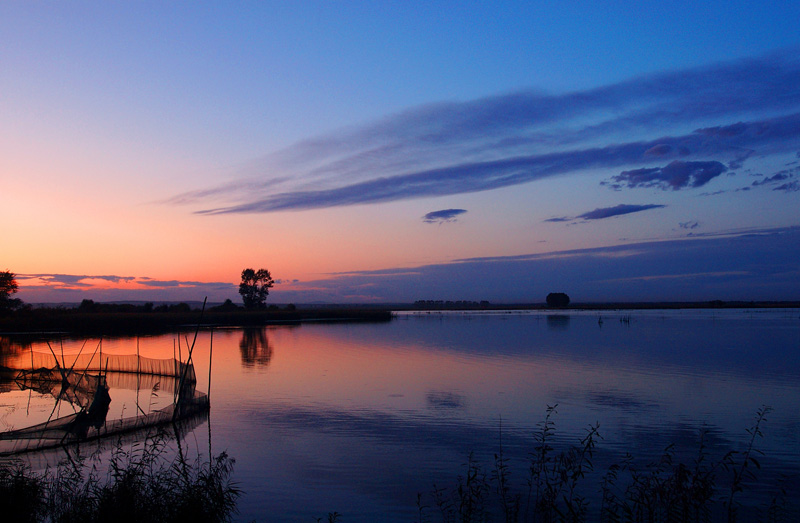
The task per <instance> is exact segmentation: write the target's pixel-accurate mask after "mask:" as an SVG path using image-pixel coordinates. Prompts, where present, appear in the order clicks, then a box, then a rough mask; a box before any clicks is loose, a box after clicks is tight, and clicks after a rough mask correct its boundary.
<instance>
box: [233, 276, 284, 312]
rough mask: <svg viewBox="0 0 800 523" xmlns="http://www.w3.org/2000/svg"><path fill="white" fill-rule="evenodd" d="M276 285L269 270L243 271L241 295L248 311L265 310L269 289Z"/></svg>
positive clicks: (240, 287)
mask: <svg viewBox="0 0 800 523" xmlns="http://www.w3.org/2000/svg"><path fill="white" fill-rule="evenodd" d="M274 284H275V280H273V279H272V276H271V275H270V273H269V271H268V270H267V269H259V270H258V271H255V270H253V269H245V270H243V271H242V283H240V284H239V294H241V295H242V302H243V303H244V306H245V307H246V308H248V309H263V308H264V307H265V304H266V301H267V296H268V295H269V289H270V288H271V287H272V286H273V285H274Z"/></svg>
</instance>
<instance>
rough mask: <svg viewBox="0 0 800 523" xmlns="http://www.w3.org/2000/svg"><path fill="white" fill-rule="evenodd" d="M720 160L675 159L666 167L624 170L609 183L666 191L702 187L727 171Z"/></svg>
mask: <svg viewBox="0 0 800 523" xmlns="http://www.w3.org/2000/svg"><path fill="white" fill-rule="evenodd" d="M727 170H728V168H727V167H725V166H724V165H723V164H721V163H720V162H684V161H681V160H674V161H672V162H670V163H669V164H667V165H666V166H665V167H654V168H642V169H634V170H632V171H622V172H621V173H620V174H618V175H617V176H614V177H612V178H611V180H612V181H613V183H608V184H607V185H610V186H611V187H612V188H614V189H619V188H621V187H623V186H624V187H628V188H639V187H654V188H657V189H661V190H664V191H666V190H667V189H672V190H673V191H677V190H679V189H683V188H685V187H702V186H703V185H705V184H707V183H708V182H709V181H710V180H711V179H713V178H715V177H717V176H719V175H720V174H722V173H724V172H725V171H727Z"/></svg>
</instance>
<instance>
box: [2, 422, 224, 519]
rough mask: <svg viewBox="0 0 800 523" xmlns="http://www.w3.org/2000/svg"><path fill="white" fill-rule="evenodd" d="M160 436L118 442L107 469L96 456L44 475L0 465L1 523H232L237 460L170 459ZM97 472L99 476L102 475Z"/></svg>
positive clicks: (67, 463) (63, 464)
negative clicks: (128, 444) (130, 443)
mask: <svg viewBox="0 0 800 523" xmlns="http://www.w3.org/2000/svg"><path fill="white" fill-rule="evenodd" d="M167 441H168V438H167V436H166V435H165V433H163V432H159V433H157V434H155V435H153V436H152V437H148V438H147V439H146V440H145V442H144V443H143V444H137V445H133V446H131V447H127V448H126V447H125V446H123V444H122V443H121V442H120V443H118V444H117V446H116V447H115V448H114V450H113V451H112V452H111V456H110V458H109V462H108V464H106V465H104V464H103V463H102V462H101V460H100V458H99V457H98V456H97V455H94V456H90V457H88V458H85V457H80V456H79V457H74V458H72V457H71V458H69V459H66V460H64V461H62V462H61V463H60V464H59V465H58V466H57V467H55V468H53V469H47V470H45V471H44V472H39V473H37V472H33V471H32V470H31V469H30V467H29V466H27V465H25V464H23V462H22V461H16V462H10V463H5V464H2V465H0V507H2V510H3V519H4V520H5V521H19V522H39V521H45V522H59V523H71V522H101V521H115V522H123V523H124V522H137V523H141V522H143V521H153V522H161V521H164V522H167V521H194V522H220V521H230V520H231V519H232V517H233V516H234V515H235V514H236V502H237V499H238V497H239V495H240V491H239V490H238V488H237V487H236V486H235V484H234V483H232V481H231V473H232V471H233V465H234V460H233V459H232V458H230V457H229V456H228V455H227V454H226V453H224V452H223V453H222V454H219V455H218V456H216V457H213V458H209V459H208V460H205V461H204V460H201V459H200V458H199V457H198V458H197V459H195V460H193V461H189V460H187V459H186V458H185V457H184V456H183V453H182V452H181V453H178V456H177V457H172V454H171V452H169V451H168V450H167ZM101 470H102V471H103V472H101Z"/></svg>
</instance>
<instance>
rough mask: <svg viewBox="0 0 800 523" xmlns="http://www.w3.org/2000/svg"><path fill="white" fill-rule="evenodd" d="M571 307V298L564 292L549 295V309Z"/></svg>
mask: <svg viewBox="0 0 800 523" xmlns="http://www.w3.org/2000/svg"><path fill="white" fill-rule="evenodd" d="M567 305H569V296H567V295H566V294H565V293H563V292H551V293H550V294H548V295H547V306H548V307H566V306H567Z"/></svg>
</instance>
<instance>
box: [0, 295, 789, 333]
mask: <svg viewBox="0 0 800 523" xmlns="http://www.w3.org/2000/svg"><path fill="white" fill-rule="evenodd" d="M438 305H439V306H434V307H420V306H414V305H412V304H385V305H354V306H344V305H331V306H313V307H309V308H299V307H298V308H296V309H291V310H290V309H276V308H270V309H262V310H244V309H239V310H228V311H219V310H217V311H215V310H206V311H205V312H203V313H202V314H201V312H200V310H186V311H170V312H155V311H151V312H144V311H131V312H106V311H102V312H85V311H80V310H77V309H64V308H52V309H51V308H39V309H31V310H26V311H19V312H17V313H15V314H12V315H9V316H5V317H0V335H6V336H7V335H48V334H49V335H63V334H66V335H98V336H102V335H125V334H160V333H165V332H171V331H185V330H194V329H196V328H197V327H198V324H199V325H200V326H201V327H202V328H211V327H259V326H266V325H292V324H302V323H311V322H315V323H319V322H386V321H391V319H392V317H393V314H394V312H413V311H420V312H422V311H464V312H471V311H474V312H480V311H525V310H531V311H553V312H558V313H565V312H569V311H611V310H658V309H662V310H678V309H766V308H770V309H796V308H800V301H728V302H724V301H711V302H708V301H706V302H631V303H625V302H609V303H575V304H571V305H569V306H567V307H548V306H546V305H544V304H489V305H485V304H484V305H477V304H476V305H474V306H470V305H464V304H463V302H462V303H457V302H451V303H449V304H448V303H447V302H443V303H441V304H438Z"/></svg>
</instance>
